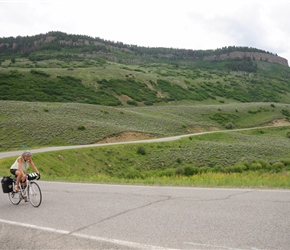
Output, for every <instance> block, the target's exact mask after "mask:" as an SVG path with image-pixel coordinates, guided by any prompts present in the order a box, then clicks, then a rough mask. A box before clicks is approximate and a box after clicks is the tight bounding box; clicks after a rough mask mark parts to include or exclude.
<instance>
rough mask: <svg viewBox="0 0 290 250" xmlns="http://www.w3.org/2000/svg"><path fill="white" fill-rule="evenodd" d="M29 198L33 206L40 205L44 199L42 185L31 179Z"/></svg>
mask: <svg viewBox="0 0 290 250" xmlns="http://www.w3.org/2000/svg"><path fill="white" fill-rule="evenodd" d="M28 199H29V202H30V203H31V205H32V206H34V207H39V206H40V204H41V201H42V194H41V190H40V187H39V186H38V184H37V183H36V182H33V181H31V182H30V185H29V186H28Z"/></svg>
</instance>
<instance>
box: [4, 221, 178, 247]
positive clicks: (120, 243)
mask: <svg viewBox="0 0 290 250" xmlns="http://www.w3.org/2000/svg"><path fill="white" fill-rule="evenodd" d="M0 223H5V224H10V225H15V226H21V227H27V228H32V229H37V230H42V231H47V232H52V233H58V234H65V235H72V236H75V237H79V238H83V239H90V240H95V241H101V242H107V243H112V244H118V245H123V246H127V247H134V248H140V249H156V250H177V249H172V248H164V247H159V246H152V245H146V244H141V243H136V242H131V241H124V240H117V239H109V238H103V237H96V236H91V235H86V234H81V233H74V232H69V231H67V230H59V229H55V228H50V227H41V226H36V225H32V224H27V223H21V222H16V221H9V220H3V219H0Z"/></svg>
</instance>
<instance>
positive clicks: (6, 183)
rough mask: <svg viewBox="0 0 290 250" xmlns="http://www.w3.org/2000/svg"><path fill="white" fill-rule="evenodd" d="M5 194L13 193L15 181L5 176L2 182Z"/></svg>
mask: <svg viewBox="0 0 290 250" xmlns="http://www.w3.org/2000/svg"><path fill="white" fill-rule="evenodd" d="M1 186H2V190H3V193H10V192H12V191H13V179H12V178H11V177H9V176H4V177H3V178H2V180H1Z"/></svg>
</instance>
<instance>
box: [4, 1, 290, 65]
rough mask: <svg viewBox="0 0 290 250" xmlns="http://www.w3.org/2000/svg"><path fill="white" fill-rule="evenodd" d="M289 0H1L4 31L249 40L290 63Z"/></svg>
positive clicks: (185, 43)
mask: <svg viewBox="0 0 290 250" xmlns="http://www.w3.org/2000/svg"><path fill="white" fill-rule="evenodd" d="M289 11H290V0H243V1H241V0H227V1H218V0H90V1H89V0H82V1H74V0H54V1H53V0H50V1H45V0H38V1H37V0H34V1H25V0H22V1H21V0H19V1H13V0H9V1H2V0H0V37H11V36H12V37H17V36H33V35H38V34H45V33H47V32H49V31H61V32H64V33H67V34H76V35H87V36H90V37H94V38H95V37H98V38H102V39H105V40H110V41H114V42H122V43H124V44H130V45H137V46H145V47H166V48H179V49H192V50H207V49H217V48H222V47H226V46H245V47H252V48H257V49H261V50H265V51H268V52H271V53H274V54H278V55H279V56H281V57H284V58H286V59H287V60H288V63H290V27H289V24H290V15H289Z"/></svg>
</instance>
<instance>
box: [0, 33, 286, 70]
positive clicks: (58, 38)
mask: <svg viewBox="0 0 290 250" xmlns="http://www.w3.org/2000/svg"><path fill="white" fill-rule="evenodd" d="M2 41H3V40H2ZM50 43H54V44H59V45H61V46H68V47H71V48H73V47H83V46H84V47H85V46H91V47H93V46H96V47H104V48H106V49H111V48H112V49H117V50H122V52H126V53H139V52H140V51H142V52H141V53H142V55H143V54H145V55H146V53H148V52H149V53H148V56H151V55H155V56H157V57H158V58H168V59H171V58H174V57H176V56H179V58H181V59H184V58H187V59H189V58H190V59H195V60H202V59H201V58H203V60H210V61H213V60H229V59H235V58H241V59H242V58H251V59H253V60H256V61H267V62H271V63H279V64H281V65H284V66H288V61H287V60H286V59H285V58H283V57H280V56H276V55H273V54H270V53H266V52H265V53H263V51H261V50H260V51H243V50H242V51H239V50H236V49H232V50H230V51H222V52H219V53H223V54H215V52H213V53H211V55H208V54H207V55H206V54H202V53H201V54H200V55H199V56H194V55H193V56H192V57H191V56H188V54H186V53H185V54H182V53H184V52H183V51H181V52H180V53H179V51H178V50H177V51H172V50H169V49H168V50H165V49H164V48H160V50H159V51H158V52H156V51H157V50H158V48H154V53H152V51H149V49H147V50H146V51H144V49H143V50H142V49H141V50H140V49H138V48H137V47H136V49H135V48H134V47H130V46H129V47H128V46H120V44H114V43H111V42H107V41H105V40H102V39H98V40H96V39H94V38H87V37H84V36H81V37H76V36H75V35H67V34H64V33H48V34H45V35H40V36H35V37H26V38H21V39H18V40H17V39H10V40H6V41H5V42H1V39H0V55H1V54H2V53H3V54H5V52H6V51H9V53H26V52H29V53H30V52H33V51H37V50H38V49H41V47H42V46H43V45H48V44H50ZM140 48H141V47H140ZM52 49H54V47H53V48H52ZM134 49H135V50H134ZM139 50H140V51H139ZM178 53H179V54H178ZM184 55H185V56H184ZM189 55H191V54H190V53H189ZM186 56H187V57H186Z"/></svg>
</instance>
